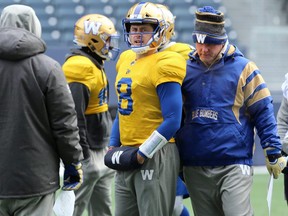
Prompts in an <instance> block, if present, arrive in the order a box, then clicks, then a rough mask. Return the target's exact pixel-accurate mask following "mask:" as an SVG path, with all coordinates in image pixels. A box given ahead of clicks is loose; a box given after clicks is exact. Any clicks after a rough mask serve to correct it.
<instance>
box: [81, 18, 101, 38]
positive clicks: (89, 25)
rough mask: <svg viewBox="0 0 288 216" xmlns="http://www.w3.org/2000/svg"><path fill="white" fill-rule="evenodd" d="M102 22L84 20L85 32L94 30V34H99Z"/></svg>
mask: <svg viewBox="0 0 288 216" xmlns="http://www.w3.org/2000/svg"><path fill="white" fill-rule="evenodd" d="M100 26H101V23H99V22H91V21H89V20H85V21H84V32H85V34H89V33H90V32H91V31H92V34H93V35H97V34H98V32H99V29H100Z"/></svg>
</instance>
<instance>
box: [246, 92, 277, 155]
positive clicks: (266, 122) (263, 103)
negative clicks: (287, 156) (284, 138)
mask: <svg viewBox="0 0 288 216" xmlns="http://www.w3.org/2000/svg"><path fill="white" fill-rule="evenodd" d="M249 111H250V113H251V114H252V116H253V118H254V121H255V126H256V129H257V134H258V136H259V138H260V140H261V142H260V143H261V146H262V148H267V147H274V148H276V149H278V150H279V152H280V151H281V149H282V145H281V143H280V137H279V135H278V132H277V122H276V117H275V115H274V106H273V104H272V98H271V97H267V98H265V99H262V100H260V101H258V102H257V103H255V104H254V105H252V106H251V107H249Z"/></svg>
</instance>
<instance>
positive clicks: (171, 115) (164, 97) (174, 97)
mask: <svg viewBox="0 0 288 216" xmlns="http://www.w3.org/2000/svg"><path fill="white" fill-rule="evenodd" d="M157 94H158V97H159V100H160V105H161V111H162V116H163V122H162V124H161V125H160V126H159V127H158V128H157V131H158V132H159V133H160V134H162V135H163V136H164V137H165V138H166V139H167V140H170V139H171V138H172V137H173V136H174V135H175V133H176V132H177V130H178V129H179V127H180V124H181V115H182V94H181V85H180V84H179V83H175V82H168V83H163V84H161V85H159V86H157Z"/></svg>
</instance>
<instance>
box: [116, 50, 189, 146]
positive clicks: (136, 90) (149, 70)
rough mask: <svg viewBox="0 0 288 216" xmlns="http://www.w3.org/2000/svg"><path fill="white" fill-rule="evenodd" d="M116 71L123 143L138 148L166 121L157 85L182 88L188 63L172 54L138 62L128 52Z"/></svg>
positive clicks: (149, 57)
mask: <svg viewBox="0 0 288 216" xmlns="http://www.w3.org/2000/svg"><path fill="white" fill-rule="evenodd" d="M116 70H117V77H116V81H115V89H116V94H117V96H118V114H119V131H120V141H121V144H122V145H125V146H127V145H129V146H138V145H140V144H142V143H143V142H144V141H145V140H146V139H147V138H148V137H149V136H150V135H151V133H152V132H153V131H154V130H156V129H157V128H158V127H159V126H160V124H161V123H162V121H163V118H162V114H161V107H160V101H159V98H158V95H157V91H156V88H157V86H158V85H160V84H162V83H165V82H176V83H179V84H180V85H182V81H183V79H184V77H185V74H186V61H185V59H184V58H183V57H182V56H181V55H180V54H178V53H176V52H170V51H165V52H158V53H155V54H153V55H150V56H146V57H144V58H140V59H138V60H137V61H135V53H134V52H131V51H130V50H128V51H125V52H123V53H122V54H121V56H120V58H119V60H118V62H117V65H116ZM171 106H173V104H171Z"/></svg>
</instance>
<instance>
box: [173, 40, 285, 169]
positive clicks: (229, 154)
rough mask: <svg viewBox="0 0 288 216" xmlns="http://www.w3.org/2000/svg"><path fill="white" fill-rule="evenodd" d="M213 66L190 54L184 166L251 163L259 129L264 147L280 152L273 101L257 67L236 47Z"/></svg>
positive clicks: (181, 136) (180, 138) (181, 134)
mask: <svg viewBox="0 0 288 216" xmlns="http://www.w3.org/2000/svg"><path fill="white" fill-rule="evenodd" d="M222 55H223V56H222V58H221V59H220V60H219V61H218V62H217V63H216V64H214V65H213V66H212V67H211V68H207V67H206V66H205V65H204V64H203V63H202V62H201V61H200V59H199V56H198V55H197V51H193V52H191V53H190V60H188V61H187V74H186V78H185V80H184V82H183V85H182V93H183V100H184V113H185V119H184V125H183V126H182V128H181V129H180V130H179V131H178V133H177V136H176V139H177V145H178V147H179V151H180V156H181V159H182V161H183V165H184V166H222V165H229V164H246V165H252V156H253V146H254V128H256V129H257V132H258V136H259V137H260V140H261V145H262V147H263V148H267V147H275V148H278V149H281V144H280V140H279V137H278V135H277V128H276V120H275V117H274V111H273V104H272V97H271V95H270V92H269V90H268V88H267V85H266V84H265V81H264V80H263V78H262V76H261V75H260V71H259V69H258V68H257V66H256V65H255V64H254V63H253V62H251V61H249V60H248V59H246V58H245V57H244V56H243V54H242V53H241V52H240V51H239V50H238V49H237V47H235V46H233V45H228V46H227V48H226V50H225V51H224V52H223V53H222Z"/></svg>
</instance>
